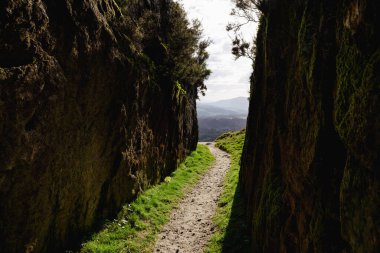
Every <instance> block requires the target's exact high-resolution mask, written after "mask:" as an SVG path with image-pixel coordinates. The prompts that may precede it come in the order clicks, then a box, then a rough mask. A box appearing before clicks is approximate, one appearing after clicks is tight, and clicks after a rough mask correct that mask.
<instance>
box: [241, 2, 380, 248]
mask: <svg viewBox="0 0 380 253" xmlns="http://www.w3.org/2000/svg"><path fill="white" fill-rule="evenodd" d="M272 2H275V3H276V4H275V5H271V7H272V8H269V9H267V12H266V13H264V15H263V16H262V17H261V21H260V28H259V32H258V36H257V41H256V43H257V44H256V49H257V54H256V61H255V64H254V74H253V76H252V85H251V94H252V95H251V103H250V110H249V116H248V123H247V124H248V125H247V135H246V142H245V146H244V152H243V156H242V170H241V175H240V179H241V181H242V185H243V188H244V193H245V197H246V200H247V203H248V206H249V210H248V213H249V216H250V222H251V227H252V240H253V245H252V246H253V252H288V253H293V252H321V253H322V252H379V251H380V212H379V211H378V210H379V209H380V170H379V169H380V153H379V150H380V113H379V110H380V100H379V96H380V29H379V24H380V16H379V15H378V13H377V10H378V9H379V8H380V5H379V3H378V1H375V0H340V1H327V0H323V1H309V0H303V1H293V2H289V1H287V2H285V1H272Z"/></svg>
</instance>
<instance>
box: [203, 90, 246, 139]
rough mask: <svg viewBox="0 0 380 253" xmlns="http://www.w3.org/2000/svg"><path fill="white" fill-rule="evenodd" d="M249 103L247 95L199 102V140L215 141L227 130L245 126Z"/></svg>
mask: <svg viewBox="0 0 380 253" xmlns="http://www.w3.org/2000/svg"><path fill="white" fill-rule="evenodd" d="M248 105H249V101H248V99H247V98H246V97H237V98H232V99H226V100H220V101H216V102H198V103H197V113H198V123H199V140H200V141H213V140H214V139H215V138H216V137H218V136H219V135H221V134H223V133H225V132H229V131H236V130H241V129H243V128H245V124H246V119H247V114H248Z"/></svg>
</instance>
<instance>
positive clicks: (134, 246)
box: [81, 145, 214, 253]
mask: <svg viewBox="0 0 380 253" xmlns="http://www.w3.org/2000/svg"><path fill="white" fill-rule="evenodd" d="M213 161H214V157H213V155H212V154H211V152H210V150H209V149H208V148H207V147H206V146H204V145H198V147H197V150H196V151H194V152H192V153H191V155H190V156H188V157H187V158H186V160H185V162H184V163H182V164H181V165H180V166H179V168H178V169H177V170H176V171H175V172H173V173H172V175H171V176H170V177H167V178H166V179H165V181H164V182H163V183H161V184H160V185H157V186H155V187H152V188H151V189H149V190H147V191H145V192H143V193H141V194H140V195H139V196H138V197H137V199H136V200H135V201H133V202H132V203H131V204H127V205H125V206H124V207H123V209H122V211H121V212H120V213H119V215H118V218H117V219H115V220H114V221H112V222H108V223H107V224H106V225H105V226H104V228H103V230H102V231H100V232H99V233H97V234H95V235H93V237H92V238H91V240H89V241H88V242H86V243H84V244H83V247H82V249H81V252H83V253H90V252H91V253H92V252H95V253H107V252H109V253H117V252H126V253H128V252H139V253H145V252H149V253H150V252H152V251H153V247H154V243H155V240H156V236H157V234H158V233H159V231H160V230H161V228H162V227H163V225H164V224H166V223H167V222H168V221H169V218H170V213H171V211H172V209H173V208H174V207H175V206H176V205H177V204H178V203H179V201H180V200H181V199H182V197H183V196H184V194H185V192H186V189H188V188H190V187H192V186H194V185H195V184H196V183H197V182H198V181H199V179H200V178H201V177H202V175H203V174H204V173H205V172H206V171H207V170H208V169H209V168H210V166H211V165H212V163H213Z"/></svg>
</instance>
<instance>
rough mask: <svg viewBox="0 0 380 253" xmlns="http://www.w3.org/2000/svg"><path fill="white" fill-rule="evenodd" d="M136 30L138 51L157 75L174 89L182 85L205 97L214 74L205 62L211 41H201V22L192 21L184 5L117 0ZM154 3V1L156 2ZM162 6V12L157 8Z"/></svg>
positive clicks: (168, 2) (171, 2)
mask: <svg viewBox="0 0 380 253" xmlns="http://www.w3.org/2000/svg"><path fill="white" fill-rule="evenodd" d="M118 1H119V3H118V4H119V6H121V7H122V9H123V12H124V14H125V18H126V19H128V22H129V23H130V25H131V26H133V27H135V30H134V31H133V35H132V36H131V37H132V38H133V41H134V42H135V44H136V46H135V48H136V51H138V52H140V53H141V54H144V55H146V56H147V57H148V58H149V59H150V60H151V61H152V63H153V65H154V67H155V70H156V72H157V73H158V74H157V76H160V78H162V79H165V80H163V81H164V82H169V83H170V84H171V85H172V86H173V87H175V84H176V83H177V82H179V83H180V84H181V85H182V86H183V88H184V89H185V90H186V91H187V94H189V93H190V94H191V95H192V92H189V90H195V92H196V93H200V94H202V95H204V94H205V91H206V89H207V88H206V85H205V83H204V82H205V80H206V79H207V78H208V77H209V75H210V74H211V71H210V70H209V69H208V68H207V64H206V61H207V59H208V57H209V54H208V52H207V47H208V46H209V45H210V41H209V40H202V28H201V23H200V22H199V20H194V21H192V22H189V21H188V19H187V16H186V12H185V11H184V9H183V8H182V6H181V5H180V4H178V3H176V2H174V1H171V0H168V1H160V2H159V5H157V4H154V3H151V1H141V0H128V1H123V0H118ZM153 2H154V1H153ZM157 7H159V9H157Z"/></svg>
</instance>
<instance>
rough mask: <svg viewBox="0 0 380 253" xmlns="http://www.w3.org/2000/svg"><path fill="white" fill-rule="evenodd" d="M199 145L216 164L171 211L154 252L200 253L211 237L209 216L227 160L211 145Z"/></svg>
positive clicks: (214, 203)
mask: <svg viewBox="0 0 380 253" xmlns="http://www.w3.org/2000/svg"><path fill="white" fill-rule="evenodd" d="M202 144H206V145H208V147H209V148H210V151H211V153H212V154H213V155H214V156H215V163H214V165H212V167H211V168H210V170H208V171H207V172H206V173H205V175H204V176H203V178H202V179H201V180H200V181H199V183H198V184H197V185H196V186H195V187H194V188H193V189H192V190H191V191H190V192H189V193H188V194H187V195H186V196H185V198H184V199H183V200H182V201H181V202H180V203H179V205H178V207H177V208H176V209H174V210H173V212H172V214H171V216H170V221H169V223H168V224H166V225H165V226H164V228H163V230H162V231H161V232H160V233H159V235H158V240H157V242H156V245H155V249H154V252H162V253H200V252H202V251H203V248H204V246H205V245H206V244H207V242H208V241H209V239H210V237H211V235H212V234H213V231H214V225H213V223H212V217H213V216H214V213H215V210H216V208H217V202H218V199H219V197H220V195H221V193H222V190H223V181H224V178H225V176H226V174H227V171H228V169H229V167H230V157H229V155H228V154H227V153H226V152H224V151H221V150H220V149H218V148H216V147H215V146H214V143H202Z"/></svg>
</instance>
